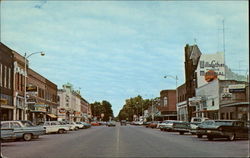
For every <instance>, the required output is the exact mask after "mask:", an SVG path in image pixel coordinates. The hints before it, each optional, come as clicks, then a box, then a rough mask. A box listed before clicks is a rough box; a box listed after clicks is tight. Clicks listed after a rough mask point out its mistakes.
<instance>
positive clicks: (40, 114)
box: [28, 104, 48, 124]
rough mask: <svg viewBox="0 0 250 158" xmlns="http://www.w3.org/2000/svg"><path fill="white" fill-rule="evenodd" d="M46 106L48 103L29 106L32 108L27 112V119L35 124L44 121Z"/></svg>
mask: <svg viewBox="0 0 250 158" xmlns="http://www.w3.org/2000/svg"><path fill="white" fill-rule="evenodd" d="M47 108H48V105H46V104H36V105H33V106H32V107H31V108H30V109H32V110H30V112H29V114H28V119H29V120H30V121H32V122H33V123H35V124H38V123H39V122H44V121H46V114H47Z"/></svg>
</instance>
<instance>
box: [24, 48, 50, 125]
mask: <svg viewBox="0 0 250 158" xmlns="http://www.w3.org/2000/svg"><path fill="white" fill-rule="evenodd" d="M34 54H40V55H41V56H44V55H45V53H44V52H34V53H31V54H29V55H27V53H25V54H24V71H25V77H24V117H25V120H27V119H28V118H27V113H26V112H27V111H26V110H27V94H26V86H27V77H28V73H27V60H28V58H29V57H30V56H32V55H34Z"/></svg>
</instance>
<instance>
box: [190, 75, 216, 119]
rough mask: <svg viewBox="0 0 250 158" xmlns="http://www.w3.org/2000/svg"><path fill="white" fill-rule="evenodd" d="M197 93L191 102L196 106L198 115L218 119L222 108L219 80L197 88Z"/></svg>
mask: <svg viewBox="0 0 250 158" xmlns="http://www.w3.org/2000/svg"><path fill="white" fill-rule="evenodd" d="M195 93H196V97H193V98H190V99H189V102H190V104H191V105H193V106H195V107H196V108H195V109H196V110H195V114H196V117H208V118H210V119H218V118H219V109H220V106H219V105H220V98H219V96H220V95H219V80H218V79H215V80H213V81H211V82H209V83H207V84H204V85H202V86H200V87H199V88H196V90H195Z"/></svg>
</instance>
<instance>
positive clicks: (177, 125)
mask: <svg viewBox="0 0 250 158" xmlns="http://www.w3.org/2000/svg"><path fill="white" fill-rule="evenodd" d="M189 130H190V123H189V122H174V123H173V131H175V132H179V133H180V135H183V134H184V133H188V132H189Z"/></svg>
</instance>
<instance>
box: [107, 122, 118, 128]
mask: <svg viewBox="0 0 250 158" xmlns="http://www.w3.org/2000/svg"><path fill="white" fill-rule="evenodd" d="M115 125H116V123H115V122H113V121H110V122H107V124H106V126H108V127H115Z"/></svg>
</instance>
